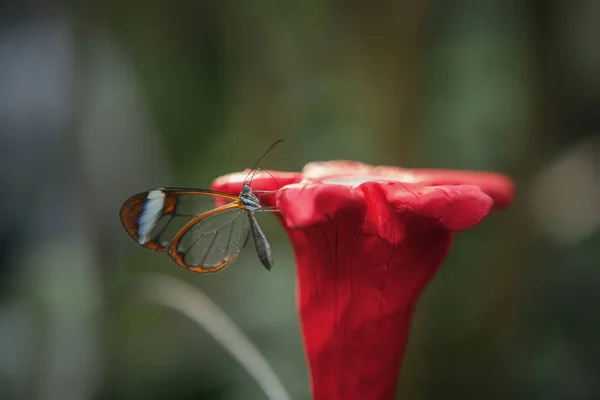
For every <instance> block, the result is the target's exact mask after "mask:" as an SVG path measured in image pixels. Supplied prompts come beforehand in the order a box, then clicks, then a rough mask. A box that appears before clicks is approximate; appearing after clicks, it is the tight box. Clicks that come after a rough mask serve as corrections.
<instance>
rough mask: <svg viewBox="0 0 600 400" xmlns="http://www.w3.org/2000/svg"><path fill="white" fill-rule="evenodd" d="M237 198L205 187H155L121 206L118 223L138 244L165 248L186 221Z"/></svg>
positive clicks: (149, 247)
mask: <svg viewBox="0 0 600 400" xmlns="http://www.w3.org/2000/svg"><path fill="white" fill-rule="evenodd" d="M233 202H235V203H236V204H238V205H239V207H240V208H241V207H242V206H241V203H240V201H239V198H238V197H236V196H233V195H230V194H227V193H221V192H215V191H212V190H204V189H174V188H171V189H155V190H150V191H148V192H143V193H139V194H136V195H135V196H132V197H131V198H129V199H128V200H127V201H126V202H125V203H123V206H122V207H121V212H120V216H121V223H122V224H123V227H124V228H125V230H126V231H127V233H128V234H129V236H131V238H132V239H133V240H135V241H136V242H137V243H138V244H140V245H142V246H144V247H146V248H148V249H151V250H155V251H167V248H168V246H169V243H171V241H172V240H173V238H174V237H175V235H176V234H177V232H179V231H180V230H181V229H182V228H183V227H184V226H186V224H187V223H189V222H190V221H191V220H192V219H194V218H195V217H197V216H199V215H202V214H204V213H206V212H208V211H210V210H212V209H214V208H215V205H223V204H227V203H233Z"/></svg>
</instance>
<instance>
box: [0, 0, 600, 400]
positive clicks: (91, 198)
mask: <svg viewBox="0 0 600 400" xmlns="http://www.w3.org/2000/svg"><path fill="white" fill-rule="evenodd" d="M599 40H600V2H598V1H594V0H575V1H570V2H565V1H539V0H537V1H536V0H525V1H506V0H470V1H469V0H463V1H453V2H445V1H429V2H418V1H386V0H379V1H372V2H366V1H329V2H326V1H314V0H308V1H284V2H272V1H263V0H258V1H253V2H223V1H192V0H183V1H182V0H175V1H171V2H166V1H163V2H160V1H146V2H143V1H132V0H124V1H105V2H69V3H67V2H61V1H34V0H25V1H18V2H17V1H4V2H2V4H1V5H0V296H1V299H0V398H2V399H44V400H46V399H52V400H54V399H57V400H58V399H60V400H71V399H82V400H85V399H97V400H104V399H146V400H152V399H173V400H184V399H185V400H187V399H190V400H191V399H240V400H242V399H244V400H251V399H265V398H267V397H266V395H265V394H264V392H263V391H262V390H261V389H260V388H259V386H258V385H257V384H256V383H255V381H254V380H253V379H252V378H251V377H250V375H249V373H248V371H246V370H245V369H244V368H243V367H242V366H241V365H240V364H239V363H238V362H237V361H236V360H235V359H234V358H233V357H232V356H231V354H230V353H228V352H227V351H226V350H225V349H224V348H223V347H222V346H221V345H219V344H218V343H217V341H215V338H213V337H212V336H210V335H209V334H208V333H207V332H206V331H205V330H204V329H202V328H201V327H199V326H198V325H197V324H195V323H194V322H192V321H191V320H190V319H189V318H186V317H184V316H182V315H181V314H179V313H177V312H175V311H174V310H172V309H169V308H166V307H160V306H157V305H152V304H149V303H148V302H144V301H138V300H139V299H138V298H137V296H136V295H135V293H136V291H137V286H136V285H137V284H138V283H136V282H138V281H137V280H136V279H137V277H138V276H139V275H140V274H142V273H147V272H159V273H164V274H169V275H172V276H174V277H176V278H178V279H181V280H184V281H187V282H188V283H189V284H192V285H194V286H195V287H196V288H198V289H199V290H201V291H202V292H203V293H205V294H206V295H207V296H209V297H210V298H211V299H212V300H213V301H214V302H215V303H216V304H218V305H219V306H220V307H221V308H222V309H223V310H224V312H225V313H226V314H227V315H229V317H230V318H231V319H232V320H233V321H235V323H236V324H237V325H238V326H239V327H240V329H241V330H242V331H243V332H244V334H245V335H246V336H247V337H248V338H249V339H250V341H251V342H253V343H254V344H255V345H256V347H257V348H258V349H259V351H260V352H261V353H262V354H263V356H264V357H265V359H266V360H267V361H268V362H269V364H270V365H271V367H272V368H273V370H274V371H275V372H276V374H277V376H278V377H279V378H280V380H281V382H282V383H283V386H284V387H285V388H286V390H287V391H288V392H289V395H290V397H291V398H292V399H294V400H295V399H308V398H309V388H308V372H307V369H306V365H305V362H304V358H303V352H302V344H301V337H300V333H299V326H298V320H297V316H296V312H295V309H294V262H293V255H292V252H291V248H290V245H289V242H288V240H287V237H286V236H285V234H284V232H283V230H282V229H281V227H280V226H279V225H278V224H277V222H276V221H275V218H273V217H272V216H269V215H266V216H261V217H263V218H261V221H260V222H261V225H262V226H263V229H264V230H265V231H266V234H267V235H268V237H269V239H270V241H271V243H272V245H273V247H274V254H275V257H276V265H275V268H274V269H273V271H271V272H270V273H266V271H264V269H262V266H261V265H260V264H259V263H258V260H257V258H256V254H255V253H254V250H251V249H246V251H245V252H244V253H243V255H242V256H241V257H240V259H239V260H238V261H236V263H234V264H233V265H232V266H231V267H230V268H228V269H227V270H226V271H224V272H222V273H220V274H216V275H211V276H200V275H197V274H193V273H189V272H187V271H184V270H182V269H180V268H178V267H177V266H176V265H175V264H173V263H172V262H171V261H170V260H169V259H168V257H166V256H164V255H160V254H153V253H151V252H149V251H145V250H144V249H142V248H141V247H140V246H136V245H135V243H133V242H132V241H131V240H130V239H129V238H128V237H127V235H126V233H125V232H124V231H123V230H122V228H121V226H120V222H119V218H118V210H119V207H120V205H121V202H122V201H124V200H125V199H126V198H128V197H129V196H130V195H132V194H134V193H137V192H139V191H143V190H147V189H150V188H154V187H161V186H184V187H204V188H206V187H208V186H209V185H210V183H211V181H212V180H213V179H214V178H215V177H217V176H220V175H223V174H226V173H229V172H233V171H239V170H243V169H244V168H249V167H250V166H251V165H252V164H253V163H254V162H255V161H256V159H257V158H258V157H259V156H260V155H261V154H262V152H263V151H264V150H265V149H266V148H267V147H268V146H269V145H270V144H271V143H272V142H274V141H275V140H277V139H281V138H282V139H285V141H286V142H284V144H283V145H282V146H281V147H279V148H277V149H276V150H274V152H273V153H272V154H270V157H269V158H268V159H267V160H266V161H265V162H264V163H263V167H264V168H271V169H278V170H299V169H300V168H301V167H302V166H303V165H304V164H305V163H307V162H310V161H317V160H330V159H352V160H358V161H363V162H367V163H371V164H391V165H398V166H403V167H412V168H419V167H439V168H466V169H481V170H494V171H498V172H502V173H505V174H507V175H509V176H511V177H513V178H514V179H515V181H516V182H517V188H518V195H517V199H516V203H515V204H514V206H513V207H512V208H511V209H510V210H509V211H506V212H497V213H494V214H492V215H491V216H490V217H489V218H488V219H487V220H486V221H485V222H484V223H482V224H481V225H480V226H478V227H476V228H474V229H472V230H470V231H467V232H464V233H462V234H460V235H458V237H457V239H456V241H455V244H454V247H453V249H452V251H451V253H450V255H449V257H448V259H447V261H446V262H445V264H444V266H443V267H442V269H441V270H440V272H439V274H438V275H437V277H436V279H435V280H434V281H433V282H432V283H431V284H430V285H429V287H428V288H427V290H426V291H425V293H424V295H423V297H422V299H421V301H420V303H419V306H418V309H417V313H416V317H415V323H414V327H413V330H412V332H411V337H410V341H409V344H408V351H407V354H406V358H405V362H404V365H403V370H402V376H401V379H400V386H399V390H398V398H402V399H447V398H461V399H599V398H600V379H598V376H599V375H600V344H599V339H600V311H599V309H600V308H599V306H600V232H599V229H598V228H599V226H600V140H599V135H598V133H599V132H600V111H599V110H600V45H599Z"/></svg>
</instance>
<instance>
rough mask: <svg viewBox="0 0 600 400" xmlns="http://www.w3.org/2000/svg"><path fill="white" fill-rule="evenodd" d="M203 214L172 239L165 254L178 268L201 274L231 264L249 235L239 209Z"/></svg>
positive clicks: (245, 221) (246, 224)
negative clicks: (168, 250) (167, 253)
mask: <svg viewBox="0 0 600 400" xmlns="http://www.w3.org/2000/svg"><path fill="white" fill-rule="evenodd" d="M207 214H209V215H208V216H206V217H203V216H201V217H199V218H198V221H197V222H195V223H190V225H189V226H188V227H187V229H185V230H184V231H181V232H180V233H179V234H178V235H176V237H175V239H174V241H173V242H172V244H171V246H170V253H169V254H170V256H171V257H172V258H173V260H175V262H176V263H177V264H179V265H180V266H182V267H184V268H187V269H190V270H192V271H195V272H201V273H207V272H215V271H218V270H220V269H222V268H224V267H225V266H227V265H228V264H229V263H231V262H232V261H233V260H234V259H235V258H236V257H237V256H238V255H239V254H240V252H241V251H242V249H243V248H244V246H245V245H246V242H247V241H248V238H249V235H250V223H249V221H248V216H247V215H246V212H245V211H244V210H243V209H242V208H237V207H234V208H229V209H225V210H222V211H219V212H215V213H207Z"/></svg>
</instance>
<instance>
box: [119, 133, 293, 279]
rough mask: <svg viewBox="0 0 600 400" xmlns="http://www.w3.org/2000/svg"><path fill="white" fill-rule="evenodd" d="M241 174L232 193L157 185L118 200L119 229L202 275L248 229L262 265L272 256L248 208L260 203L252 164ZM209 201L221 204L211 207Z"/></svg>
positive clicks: (258, 208) (219, 263)
mask: <svg viewBox="0 0 600 400" xmlns="http://www.w3.org/2000/svg"><path fill="white" fill-rule="evenodd" d="M282 141H283V140H278V141H277V142H275V143H274V144H273V145H271V147H270V148H269V149H268V150H267V151H266V152H265V153H264V154H263V156H262V157H261V158H260V159H259V160H258V161H257V162H256V164H255V165H254V167H252V169H251V170H250V172H249V173H248V175H247V176H246V179H244V182H243V185H242V190H241V192H240V194H239V195H238V196H235V195H232V194H229V193H223V192H217V191H214V190H207V189H180V188H159V189H153V190H149V191H146V192H142V193H138V194H136V195H134V196H132V197H130V198H129V199H128V200H127V201H125V202H124V203H123V205H122V206H121V210H120V218H121V223H122V224H123V227H124V228H125V231H126V232H127V233H128V234H129V236H130V237H131V238H132V239H133V240H135V241H136V242H137V243H138V244H140V245H142V246H144V247H145V248H147V249H150V250H154V251H159V252H166V253H167V254H168V255H169V256H170V257H171V259H173V261H175V262H176V263H177V265H179V266H180V267H183V268H185V269H188V270H190V271H193V272H198V273H202V274H206V273H212V272H217V271H220V270H222V269H223V268H225V267H226V266H228V265H229V264H231V263H232V262H233V261H234V260H235V259H236V258H237V257H238V256H239V254H240V253H241V251H242V249H243V248H244V247H245V246H246V243H247V242H248V239H249V237H250V232H252V236H253V237H254V244H255V247H256V252H257V254H258V258H259V260H260V262H261V263H262V264H263V265H264V267H265V268H266V269H267V270H270V269H271V267H272V266H273V263H274V260H273V255H272V252H271V246H270V245H269V242H268V241H267V238H266V237H265V234H264V233H263V231H262V229H261V228H260V226H259V225H258V222H257V221H256V217H255V215H254V213H256V212H263V211H271V212H277V211H278V210H276V209H269V208H264V207H263V206H262V205H261V203H260V199H259V197H258V196H257V195H256V194H257V193H264V194H266V193H273V192H266V191H262V192H259V191H256V192H254V191H253V190H252V186H251V185H252V178H254V176H255V175H256V174H257V173H258V172H259V171H261V170H260V169H255V168H256V166H257V165H258V163H259V162H260V161H261V160H262V159H263V158H264V157H265V156H266V155H267V153H268V152H269V151H270V150H271V149H272V148H273V147H274V146H275V145H277V144H278V143H280V142H282ZM215 202H216V203H217V204H223V203H225V204H224V205H221V206H220V207H216V208H214V204H215Z"/></svg>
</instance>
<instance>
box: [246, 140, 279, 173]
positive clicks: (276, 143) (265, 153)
mask: <svg viewBox="0 0 600 400" xmlns="http://www.w3.org/2000/svg"><path fill="white" fill-rule="evenodd" d="M281 142H283V139H279V140H277V141H276V142H275V143H273V144H272V145H271V147H269V148H268V149H267V151H265V152H264V154H263V155H262V156H261V157H260V158H259V159H258V161H257V162H256V163H255V164H254V165H253V166H252V168H250V172H248V175H246V179H244V183H246V180H247V179H248V176H249V175H250V173H252V171H254V168H256V166H257V165H258V163H260V162H261V161H262V159H263V158H265V156H266V155H267V154H269V152H270V151H271V149H273V147H275V146H276V145H278V144H279V143H281Z"/></svg>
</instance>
